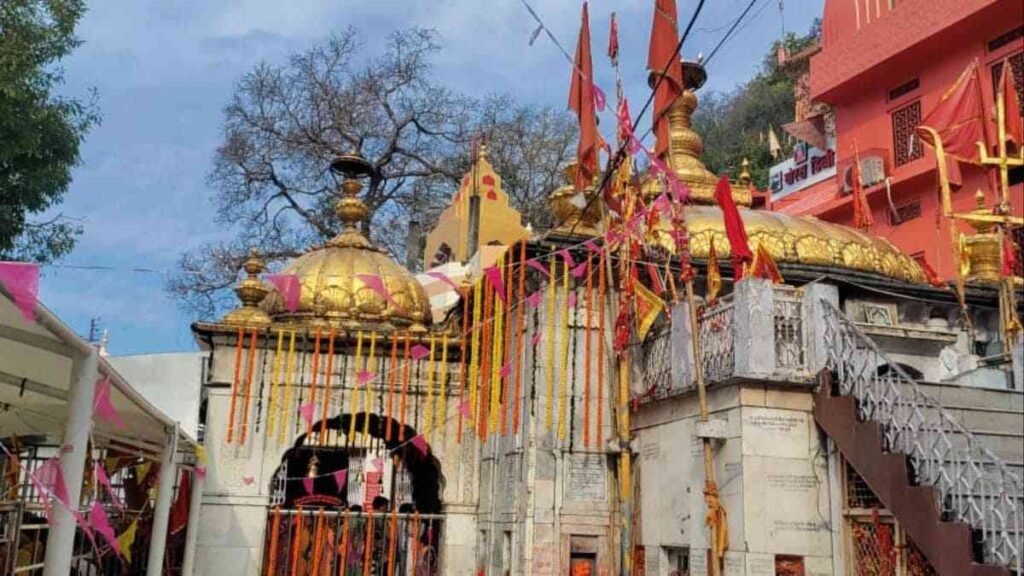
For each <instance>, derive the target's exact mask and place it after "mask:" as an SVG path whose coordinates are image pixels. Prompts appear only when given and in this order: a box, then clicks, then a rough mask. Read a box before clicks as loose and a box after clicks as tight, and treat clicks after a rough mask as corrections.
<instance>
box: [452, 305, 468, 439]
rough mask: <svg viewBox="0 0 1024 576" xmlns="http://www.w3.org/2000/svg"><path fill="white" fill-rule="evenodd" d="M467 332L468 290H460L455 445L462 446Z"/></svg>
mask: <svg viewBox="0 0 1024 576" xmlns="http://www.w3.org/2000/svg"><path fill="white" fill-rule="evenodd" d="M468 332H469V289H468V288H466V289H464V290H462V337H461V338H460V341H459V426H458V428H456V431H455V443H456V444H462V419H463V418H464V415H463V409H462V406H463V403H464V402H465V401H466V340H467V333H468Z"/></svg>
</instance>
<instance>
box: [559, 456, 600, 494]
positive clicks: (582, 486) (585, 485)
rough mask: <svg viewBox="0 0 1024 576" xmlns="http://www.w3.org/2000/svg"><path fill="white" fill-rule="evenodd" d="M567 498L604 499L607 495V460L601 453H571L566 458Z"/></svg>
mask: <svg viewBox="0 0 1024 576" xmlns="http://www.w3.org/2000/svg"><path fill="white" fill-rule="evenodd" d="M568 467H569V474H568V481H567V482H566V483H565V498H566V499H567V500H596V501H604V500H605V499H606V497H607V490H608V488H607V484H608V461H607V459H606V458H605V456H604V455H601V454H572V455H570V456H569V458H568Z"/></svg>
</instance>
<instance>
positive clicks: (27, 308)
mask: <svg viewBox="0 0 1024 576" xmlns="http://www.w3.org/2000/svg"><path fill="white" fill-rule="evenodd" d="M0 285H2V286H3V287H4V288H6V289H7V293H8V294H10V295H11V299H12V300H14V305H15V306H17V307H18V310H19V311H21V315H22V316H23V317H24V318H25V320H26V321H27V322H32V321H33V320H35V316H34V315H33V314H32V312H33V311H34V310H35V308H36V302H38V300H39V266H38V265H36V264H29V263H27V262H0Z"/></svg>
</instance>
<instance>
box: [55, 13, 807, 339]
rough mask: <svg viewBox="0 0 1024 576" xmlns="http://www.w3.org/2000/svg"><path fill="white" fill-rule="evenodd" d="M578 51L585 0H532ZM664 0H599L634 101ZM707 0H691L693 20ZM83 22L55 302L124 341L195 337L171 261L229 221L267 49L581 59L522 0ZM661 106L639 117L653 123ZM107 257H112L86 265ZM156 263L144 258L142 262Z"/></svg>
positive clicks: (708, 31) (454, 62)
mask: <svg viewBox="0 0 1024 576" xmlns="http://www.w3.org/2000/svg"><path fill="white" fill-rule="evenodd" d="M778 1H779V0H757V2H756V4H755V6H754V8H753V9H752V10H751V12H750V15H749V16H748V23H747V24H744V25H741V29H740V30H739V33H738V34H736V35H734V37H733V38H732V40H730V41H729V42H728V43H727V44H726V45H725V47H723V49H722V50H721V52H720V53H719V54H718V55H717V56H716V57H715V59H714V60H713V61H712V62H711V63H710V65H709V67H708V75H709V81H708V84H707V86H706V87H705V88H704V90H702V92H703V91H706V90H709V89H711V90H728V89H731V88H732V87H734V86H735V85H736V84H738V83H740V82H742V81H743V80H745V79H746V78H749V77H750V76H751V75H753V74H754V73H755V72H756V71H757V67H758V65H759V63H760V60H761V57H762V55H763V54H764V53H765V51H766V50H767V49H768V47H769V46H770V45H771V43H772V42H773V41H774V40H776V39H777V38H778V37H779V34H780V27H781V21H780V14H779V7H778ZM530 3H531V5H533V7H534V8H535V9H536V10H537V12H538V13H539V15H540V16H541V18H542V19H544V21H545V22H546V24H548V26H549V27H550V29H551V30H552V31H553V32H554V34H555V35H556V36H557V37H558V38H559V40H560V41H561V42H562V44H563V45H564V46H565V48H566V50H568V51H569V52H570V53H571V52H572V51H573V48H574V46H575V42H576V34H577V31H578V27H579V10H580V5H581V3H580V2H578V1H576V0H558V1H555V0H530ZM653 4H654V2H653V0H592V1H591V3H590V16H591V35H592V37H593V41H594V53H595V61H594V66H595V70H596V73H595V74H596V76H597V79H598V82H599V83H600V84H601V85H602V86H603V87H604V89H605V92H606V93H608V94H609V95H612V94H614V89H613V81H612V74H611V70H610V66H609V65H608V63H607V59H605V58H604V57H603V54H604V50H605V42H606V40H607V27H608V15H609V14H610V13H611V12H612V11H615V12H617V13H618V15H619V28H620V40H621V52H620V53H621V56H620V59H621V62H622V73H623V77H624V80H625V82H626V86H627V93H628V96H629V98H630V100H631V102H632V103H633V106H632V109H633V111H634V113H636V112H637V111H638V110H639V107H640V105H641V104H642V102H643V100H644V99H645V98H646V97H647V92H646V89H645V86H646V84H645V75H646V74H645V62H646V58H647V40H648V34H649V32H650V26H651V11H652V8H653ZM746 4H747V0H708V1H707V2H706V5H705V8H704V10H703V12H702V13H701V16H700V19H699V20H698V22H697V24H696V28H695V30H694V33H692V34H691V39H690V40H688V42H687V45H686V46H684V48H683V54H684V57H687V58H690V59H692V58H694V57H696V55H697V53H698V52H703V53H704V54H708V53H709V52H710V51H711V49H712V48H713V47H714V45H715V44H716V43H717V42H718V40H719V39H720V38H721V36H722V34H724V33H725V30H726V29H727V27H728V26H729V24H731V22H732V21H733V20H734V19H735V18H736V17H737V16H738V15H739V14H740V12H741V11H742V10H743V8H744V7H745V6H746ZM695 5H696V2H695V1H691V0H687V1H681V2H680V3H679V10H680V16H681V18H680V19H681V20H688V18H689V16H690V14H691V13H692V11H693V8H694V6H695ZM89 9H90V11H89V13H88V14H87V15H86V16H85V18H84V19H83V21H82V22H81V24H80V27H79V34H80V36H81V38H82V39H83V40H84V41H85V44H84V45H83V46H82V47H81V48H79V49H78V50H77V51H76V52H75V54H74V55H73V56H72V57H71V58H69V59H67V60H66V61H65V62H64V67H65V70H66V78H67V84H66V86H65V88H64V92H65V93H67V94H70V95H84V94H85V93H86V91H87V90H88V89H89V88H90V87H95V88H96V89H97V90H98V92H99V107H100V109H101V111H102V114H103V123H102V125H100V126H99V127H97V128H96V129H94V131H93V132H92V133H91V134H90V135H89V136H88V139H87V141H86V142H85V144H84V147H83V150H82V159H83V163H82V165H81V166H80V167H79V168H78V169H77V170H76V171H75V178H74V183H73V184H72V186H71V191H70V192H69V193H68V195H67V197H66V200H65V202H64V204H63V205H62V206H60V207H59V212H61V213H63V214H65V215H67V216H70V217H74V218H79V219H81V221H82V225H83V226H84V228H85V232H84V234H83V235H82V237H81V239H80V241H79V243H78V246H77V247H76V248H75V250H74V251H73V252H72V253H71V254H70V255H69V256H68V257H67V258H65V259H64V261H63V262H62V263H61V265H63V266H64V267H60V266H58V267H47V268H45V269H44V271H43V278H42V280H41V293H40V297H41V299H42V301H43V302H44V303H45V304H46V305H47V306H49V307H50V308H51V309H52V310H54V311H55V312H56V313H57V314H58V315H59V316H60V317H62V318H63V319H64V320H65V321H66V322H68V323H69V324H70V325H71V326H72V327H73V328H74V329H75V330H77V331H79V332H81V333H84V332H86V331H87V330H88V326H89V319H90V318H93V317H97V318H100V319H101V324H102V326H103V327H104V328H106V329H107V330H109V331H110V351H111V353H112V354H136V353H144V352H165V351H179V350H191V349H194V347H195V345H194V343H193V341H192V337H191V333H190V330H189V325H190V324H191V322H192V321H193V320H195V319H194V318H190V317H188V316H187V315H186V314H184V313H183V312H182V311H181V310H179V308H178V307H177V305H176V303H175V302H174V301H173V300H172V299H171V298H169V296H168V295H167V294H166V292H164V283H165V281H166V273H168V272H170V271H171V270H172V269H173V267H174V264H175V261H176V260H177V258H178V256H179V255H180V254H181V253H182V252H183V251H185V250H187V249H188V248H191V247H194V246H197V245H199V244H202V243H204V242H206V241H209V240H212V239H217V238H220V237H223V236H225V235H227V234H229V231H227V230H223V229H220V228H219V227H218V224H216V223H215V222H214V221H213V214H212V203H211V198H212V195H213V190H212V189H211V188H210V187H209V186H208V185H207V182H206V176H207V174H208V172H209V170H210V167H211V161H212V158H213V154H214V150H215V149H216V147H217V145H218V142H219V136H220V125H221V119H222V117H221V109H222V107H223V105H224V104H225V103H226V102H227V100H228V98H229V96H230V94H231V91H232V87H233V84H234V82H235V81H236V80H237V79H238V78H239V77H240V76H241V75H242V74H243V73H245V72H246V71H248V70H249V69H251V68H252V67H253V66H254V65H255V64H256V63H258V62H260V61H262V60H266V61H270V62H280V61H283V60H284V59H285V58H286V57H287V56H288V54H289V53H291V52H295V51H299V50H304V49H306V48H307V47H309V46H310V45H312V44H315V43H318V42H321V41H323V40H324V39H325V38H326V37H327V36H328V35H329V34H331V32H332V31H337V30H340V29H342V28H344V27H346V26H349V25H355V26H356V27H358V28H359V29H360V30H361V31H362V34H363V36H364V38H365V40H366V42H367V46H366V53H367V54H372V53H375V52H376V51H377V50H378V49H379V47H380V44H381V40H380V39H381V38H383V37H384V36H385V35H386V34H387V33H388V32H390V31H391V30H394V29H397V28H404V27H408V26H422V27H427V28H433V29H435V30H437V31H438V33H439V34H440V39H441V42H442V45H443V50H442V52H441V54H440V55H439V57H438V58H437V60H436V61H435V73H436V75H437V77H438V79H439V80H440V81H441V82H443V83H445V84H447V85H448V86H450V87H452V88H455V89H457V90H460V91H463V92H465V93H468V94H471V95H478V96H482V95H484V94H486V93H489V92H507V93H510V94H512V95H513V96H514V97H516V98H517V99H520V100H522V101H529V102H536V103H540V104H545V105H551V106H556V107H560V106H564V105H565V102H566V94H567V91H568V81H569V68H568V63H567V62H566V61H565V60H564V58H563V57H562V55H561V54H560V53H559V52H558V50H557V48H555V46H554V45H552V43H551V42H550V41H549V40H547V39H546V38H545V37H543V36H541V37H540V38H538V39H537V41H536V42H535V43H534V45H533V46H532V47H531V46H528V41H529V38H530V35H531V34H532V32H533V30H534V28H535V25H534V22H533V20H532V18H531V17H530V15H529V13H528V12H527V11H526V9H525V8H524V7H523V5H522V4H521V2H520V0H432V1H425V0H417V1H413V0H334V1H331V2H328V1H323V0H319V1H313V0H293V1H292V2H281V1H280V0H216V1H213V2H211V1H209V0H206V1H202V0H92V1H91V2H89ZM821 10H822V0H786V2H785V8H784V15H785V23H786V29H787V30H793V31H797V32H801V33H802V32H805V31H806V30H807V29H808V28H809V26H810V24H811V22H812V21H813V20H814V18H816V17H818V16H820V15H821ZM648 123H649V120H647V119H645V120H644V121H642V123H641V125H642V126H643V127H644V128H645V129H646V127H647V124H648ZM75 266H103V267H112V268H114V270H82V269H78V268H74V267H75ZM139 268H143V269H149V270H156V272H139V271H132V269H139Z"/></svg>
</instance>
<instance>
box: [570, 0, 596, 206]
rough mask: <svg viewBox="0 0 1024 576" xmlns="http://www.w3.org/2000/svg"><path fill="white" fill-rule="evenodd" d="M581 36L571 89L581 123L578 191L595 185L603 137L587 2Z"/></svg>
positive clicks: (573, 108) (577, 166) (577, 176)
mask: <svg viewBox="0 0 1024 576" xmlns="http://www.w3.org/2000/svg"><path fill="white" fill-rule="evenodd" d="M581 18H582V23H581V24H580V37H579V41H578V42H577V43H576V61H575V62H574V64H573V69H572V83H571V85H570V86H569V108H570V109H571V110H573V111H575V112H576V117H577V118H578V119H579V123H580V142H579V144H578V145H577V147H576V189H577V190H582V189H584V188H586V187H588V186H590V185H592V184H593V182H594V176H595V175H596V174H597V171H598V161H597V160H598V158H597V155H598V150H599V140H600V137H599V136H598V134H597V112H596V110H595V108H594V66H593V62H591V58H590V17H589V15H588V12H587V3H586V2H584V3H583V14H582V16H581Z"/></svg>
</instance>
